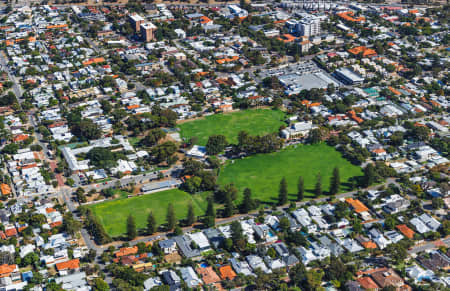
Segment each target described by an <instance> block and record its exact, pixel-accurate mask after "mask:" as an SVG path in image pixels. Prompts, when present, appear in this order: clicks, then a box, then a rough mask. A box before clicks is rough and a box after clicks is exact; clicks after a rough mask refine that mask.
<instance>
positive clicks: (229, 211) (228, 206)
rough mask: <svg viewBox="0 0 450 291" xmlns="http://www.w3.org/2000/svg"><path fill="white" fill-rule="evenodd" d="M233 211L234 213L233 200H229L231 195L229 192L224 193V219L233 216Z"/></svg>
mask: <svg viewBox="0 0 450 291" xmlns="http://www.w3.org/2000/svg"><path fill="white" fill-rule="evenodd" d="M233 211H234V205H233V200H232V199H231V193H230V192H226V194H225V205H224V209H223V216H224V217H230V216H232V215H233Z"/></svg>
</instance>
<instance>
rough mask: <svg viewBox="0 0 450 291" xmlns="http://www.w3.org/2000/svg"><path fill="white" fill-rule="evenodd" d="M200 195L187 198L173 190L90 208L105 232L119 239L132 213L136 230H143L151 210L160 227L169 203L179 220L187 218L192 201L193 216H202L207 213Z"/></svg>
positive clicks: (103, 203)
mask: <svg viewBox="0 0 450 291" xmlns="http://www.w3.org/2000/svg"><path fill="white" fill-rule="evenodd" d="M207 194H208V193H199V194H195V195H190V194H188V193H186V192H184V191H181V190H178V189H173V190H167V191H162V192H156V193H153V194H148V195H143V196H137V197H132V198H120V199H116V200H113V201H107V202H102V203H98V204H93V205H91V206H89V207H90V208H91V209H92V211H93V212H94V214H95V215H96V216H97V218H98V219H99V221H100V222H101V223H102V224H103V226H104V227H105V230H106V232H107V233H108V234H109V235H110V236H112V237H115V236H119V235H122V234H123V233H125V231H126V221H127V217H128V216H129V215H130V214H132V215H133V216H134V218H135V220H136V226H137V228H138V229H142V228H145V227H146V221H147V217H148V214H149V213H150V211H153V214H154V215H155V218H156V221H157V223H158V225H159V224H163V223H165V222H166V213H167V206H168V205H169V203H172V204H173V206H174V209H175V214H176V216H177V218H178V219H184V218H186V215H187V209H188V204H189V203H190V202H192V205H193V206H194V211H195V214H196V215H203V214H204V212H205V210H206V195H207Z"/></svg>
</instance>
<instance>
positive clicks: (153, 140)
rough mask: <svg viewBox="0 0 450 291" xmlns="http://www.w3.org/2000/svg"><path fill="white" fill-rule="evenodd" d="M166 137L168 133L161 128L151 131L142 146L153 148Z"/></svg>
mask: <svg viewBox="0 0 450 291" xmlns="http://www.w3.org/2000/svg"><path fill="white" fill-rule="evenodd" d="M165 136H166V133H165V132H164V131H163V130H162V129H161V128H155V129H151V130H150V131H149V132H148V133H147V135H146V136H145V137H144V138H143V139H142V140H141V141H140V143H141V144H143V145H145V146H148V147H152V146H154V145H156V144H157V143H158V141H159V140H160V139H162V138H164V137H165Z"/></svg>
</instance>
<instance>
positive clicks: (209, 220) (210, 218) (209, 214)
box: [205, 196, 216, 227]
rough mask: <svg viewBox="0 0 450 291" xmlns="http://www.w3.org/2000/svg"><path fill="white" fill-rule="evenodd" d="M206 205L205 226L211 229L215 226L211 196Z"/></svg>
mask: <svg viewBox="0 0 450 291" xmlns="http://www.w3.org/2000/svg"><path fill="white" fill-rule="evenodd" d="M207 200H208V205H207V206H206V213H205V226H206V227H213V226H214V225H215V224H216V210H215V209H214V199H213V197H212V196H209V197H208V199H207Z"/></svg>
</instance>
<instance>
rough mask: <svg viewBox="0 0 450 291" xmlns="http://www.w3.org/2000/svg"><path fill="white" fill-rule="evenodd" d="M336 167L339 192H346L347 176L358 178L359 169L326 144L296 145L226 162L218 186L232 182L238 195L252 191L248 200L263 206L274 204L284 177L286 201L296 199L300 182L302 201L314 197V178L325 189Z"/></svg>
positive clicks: (326, 189) (327, 187)
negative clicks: (287, 196) (286, 188)
mask: <svg viewBox="0 0 450 291" xmlns="http://www.w3.org/2000/svg"><path fill="white" fill-rule="evenodd" d="M336 166H337V167H338V168H339V172H340V178H341V183H342V186H341V192H346V191H349V190H350V189H349V187H348V186H349V185H348V184H347V183H346V182H347V181H348V179H349V178H350V177H354V176H361V175H362V171H361V168H360V167H357V166H354V165H352V164H351V163H350V162H349V161H347V160H346V159H344V158H343V157H342V156H341V154H340V153H339V152H338V151H336V150H335V149H334V148H333V147H330V146H327V145H326V144H317V145H297V146H296V147H289V148H286V149H284V150H282V151H280V152H276V153H271V154H258V155H254V156H250V157H247V158H244V159H241V160H234V163H233V161H230V162H229V163H228V164H226V165H225V166H224V167H223V168H222V169H221V171H220V174H219V179H218V183H219V184H220V185H225V184H229V183H234V185H235V186H236V187H237V188H238V189H239V193H240V195H242V192H243V190H244V189H245V188H247V187H248V188H250V189H251V190H252V197H253V198H255V199H260V200H261V201H262V202H263V203H269V204H271V203H276V202H277V198H278V190H279V186H280V181H281V179H282V178H283V177H286V180H287V184H288V192H289V198H290V199H291V200H295V199H296V195H297V194H296V193H297V181H298V178H299V177H300V176H302V177H303V179H304V181H305V182H304V185H305V198H312V197H314V194H313V192H314V185H315V183H316V176H317V174H318V173H319V172H320V173H321V176H322V189H323V191H324V192H325V191H328V190H329V185H330V177H331V175H332V172H333V169H334V167H336Z"/></svg>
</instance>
